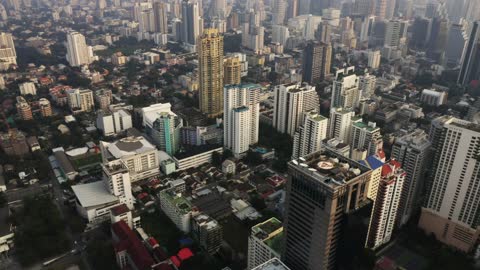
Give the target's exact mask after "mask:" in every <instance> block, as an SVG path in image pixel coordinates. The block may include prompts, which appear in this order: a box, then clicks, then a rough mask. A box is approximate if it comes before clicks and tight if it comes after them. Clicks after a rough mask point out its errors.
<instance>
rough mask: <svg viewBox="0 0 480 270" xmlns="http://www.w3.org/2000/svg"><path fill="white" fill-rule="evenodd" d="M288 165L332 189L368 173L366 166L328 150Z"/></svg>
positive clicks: (293, 161)
mask: <svg viewBox="0 0 480 270" xmlns="http://www.w3.org/2000/svg"><path fill="white" fill-rule="evenodd" d="M290 165H291V166H292V165H293V166H295V167H296V168H297V169H299V170H301V171H304V172H306V173H307V174H313V177H314V178H315V179H316V180H318V181H320V182H322V183H324V184H326V185H329V186H330V187H332V188H335V187H340V186H343V185H345V184H346V183H348V182H349V181H351V180H352V179H356V178H357V177H359V176H361V175H362V174H364V173H367V172H368V171H370V168H368V167H367V166H365V165H363V164H361V163H359V162H356V161H354V160H352V159H349V158H346V157H344V156H342V155H339V154H337V153H335V152H333V151H330V150H328V149H327V150H324V151H318V152H316V153H313V154H310V155H307V156H305V157H301V158H299V159H297V160H292V161H291V162H290Z"/></svg>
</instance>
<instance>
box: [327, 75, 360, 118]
mask: <svg viewBox="0 0 480 270" xmlns="http://www.w3.org/2000/svg"><path fill="white" fill-rule="evenodd" d="M354 71H355V67H348V68H345V69H341V70H338V71H337V72H336V73H335V79H334V81H333V87H332V101H331V106H332V107H334V108H346V109H355V108H356V107H358V102H359V101H360V91H359V89H358V84H359V80H358V77H357V75H355V73H354Z"/></svg>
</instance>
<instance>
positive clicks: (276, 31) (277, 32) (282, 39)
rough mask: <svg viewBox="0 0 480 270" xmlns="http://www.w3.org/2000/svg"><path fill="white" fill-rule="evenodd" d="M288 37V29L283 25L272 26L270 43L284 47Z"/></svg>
mask: <svg viewBox="0 0 480 270" xmlns="http://www.w3.org/2000/svg"><path fill="white" fill-rule="evenodd" d="M289 37H290V31H289V30H288V27H286V26H283V25H274V26H272V42H274V43H280V44H282V45H285V44H286V43H287V40H288V38H289Z"/></svg>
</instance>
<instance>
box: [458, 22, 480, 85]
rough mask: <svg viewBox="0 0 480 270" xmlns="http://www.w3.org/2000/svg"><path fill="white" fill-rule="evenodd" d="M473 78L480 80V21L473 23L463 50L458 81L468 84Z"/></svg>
mask: <svg viewBox="0 0 480 270" xmlns="http://www.w3.org/2000/svg"><path fill="white" fill-rule="evenodd" d="M473 80H480V21H476V22H474V23H473V24H472V29H471V31H470V34H469V36H468V40H467V44H466V47H465V49H464V50H463V55H462V60H461V64H460V73H459V74H458V81H457V82H458V83H459V84H461V85H467V84H469V83H470V82H471V81H473Z"/></svg>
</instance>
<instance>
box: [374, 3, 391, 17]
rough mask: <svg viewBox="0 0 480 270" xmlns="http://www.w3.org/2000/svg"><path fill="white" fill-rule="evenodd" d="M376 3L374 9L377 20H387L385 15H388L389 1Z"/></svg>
mask: <svg viewBox="0 0 480 270" xmlns="http://www.w3.org/2000/svg"><path fill="white" fill-rule="evenodd" d="M374 1H375V4H374V7H375V13H374V14H375V16H377V18H378V19H379V20H384V19H385V15H386V13H387V1H388V0H374Z"/></svg>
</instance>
